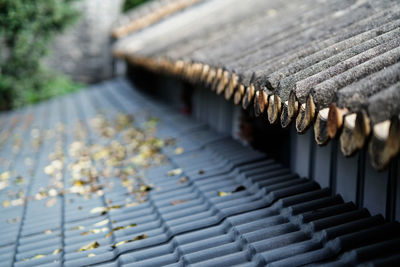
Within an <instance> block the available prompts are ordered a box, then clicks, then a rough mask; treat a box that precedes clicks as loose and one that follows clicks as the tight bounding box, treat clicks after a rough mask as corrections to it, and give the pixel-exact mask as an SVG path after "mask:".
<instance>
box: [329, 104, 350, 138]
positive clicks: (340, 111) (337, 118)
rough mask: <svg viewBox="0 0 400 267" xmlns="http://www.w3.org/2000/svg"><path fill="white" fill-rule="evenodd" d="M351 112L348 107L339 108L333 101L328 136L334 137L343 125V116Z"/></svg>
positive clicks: (330, 109) (330, 108)
mask: <svg viewBox="0 0 400 267" xmlns="http://www.w3.org/2000/svg"><path fill="white" fill-rule="evenodd" d="M347 113H349V110H348V109H347V108H339V107H338V106H336V104H335V103H332V104H331V105H330V107H329V112H328V136H329V138H331V139H333V138H335V137H336V135H337V134H338V132H340V130H341V129H342V127H343V118H344V116H345V115H346V114H347Z"/></svg>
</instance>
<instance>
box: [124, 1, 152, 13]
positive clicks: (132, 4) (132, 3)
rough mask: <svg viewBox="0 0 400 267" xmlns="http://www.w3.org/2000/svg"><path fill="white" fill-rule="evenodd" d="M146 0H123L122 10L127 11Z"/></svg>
mask: <svg viewBox="0 0 400 267" xmlns="http://www.w3.org/2000/svg"><path fill="white" fill-rule="evenodd" d="M147 1H148V0H125V3H124V7H123V11H124V12H125V11H128V10H130V9H132V8H134V7H136V6H138V5H140V4H142V3H144V2H147Z"/></svg>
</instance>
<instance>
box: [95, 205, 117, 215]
mask: <svg viewBox="0 0 400 267" xmlns="http://www.w3.org/2000/svg"><path fill="white" fill-rule="evenodd" d="M120 208H121V205H113V206H109V207H96V208H93V209H91V210H90V213H101V214H102V215H104V214H106V213H107V212H108V211H110V210H115V209H120Z"/></svg>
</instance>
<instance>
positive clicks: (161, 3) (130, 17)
mask: <svg viewBox="0 0 400 267" xmlns="http://www.w3.org/2000/svg"><path fill="white" fill-rule="evenodd" d="M200 1H202V0H152V1H148V2H147V3H145V4H142V5H140V6H139V7H136V8H134V9H132V10H131V11H129V12H128V13H127V14H126V15H124V16H122V17H121V18H119V19H118V21H117V22H116V23H115V25H114V29H113V30H112V33H111V34H112V36H113V37H114V38H121V37H124V36H126V35H128V34H129V33H132V32H135V31H138V30H140V29H143V28H145V27H146V26H149V25H151V24H153V23H156V22H158V21H159V20H161V19H163V18H165V17H167V16H169V15H171V14H174V13H175V12H178V11H180V10H182V9H185V8H186V7H189V6H191V5H193V4H196V3H197V2H200Z"/></svg>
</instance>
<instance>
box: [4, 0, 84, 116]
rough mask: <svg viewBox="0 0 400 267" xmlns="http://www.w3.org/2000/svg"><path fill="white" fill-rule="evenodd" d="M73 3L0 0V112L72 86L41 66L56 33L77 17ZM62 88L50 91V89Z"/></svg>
mask: <svg viewBox="0 0 400 267" xmlns="http://www.w3.org/2000/svg"><path fill="white" fill-rule="evenodd" d="M73 1H75V0H35V1H32V0H0V109H2V110H4V109H10V108H12V107H17V106H22V105H24V104H27V103H31V102H37V101H40V100H42V99H46V98H49V97H51V96H53V95H55V94H59V93H63V92H64V91H69V90H74V88H75V87H76V86H75V84H74V83H73V82H72V81H70V80H68V78H66V77H61V76H59V74H55V73H53V72H52V71H50V70H46V69H44V68H43V67H41V60H42V58H43V56H45V55H46V54H47V53H48V50H49V49H48V47H49V45H50V42H51V40H52V39H53V37H54V36H55V34H57V33H59V32H61V31H62V30H64V29H65V27H66V26H68V25H70V24H72V23H73V22H74V21H75V20H76V19H77V18H78V15H79V14H78V12H77V11H76V10H75V9H74V7H73V5H72V2H73ZM60 84H61V85H62V86H64V87H63V88H61V89H60V92H58V91H56V90H57V89H56V88H54V89H49V86H50V85H52V86H57V85H60Z"/></svg>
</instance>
